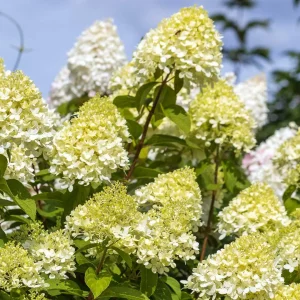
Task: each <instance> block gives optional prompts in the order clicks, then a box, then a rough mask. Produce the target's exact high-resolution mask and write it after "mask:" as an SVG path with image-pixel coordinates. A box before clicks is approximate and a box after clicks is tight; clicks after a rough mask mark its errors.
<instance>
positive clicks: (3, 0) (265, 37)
mask: <svg viewBox="0 0 300 300" xmlns="http://www.w3.org/2000/svg"><path fill="white" fill-rule="evenodd" d="M257 2H258V6H257V8H255V9H253V10H251V11H249V12H247V13H246V14H244V16H243V20H242V21H244V22H246V21H247V19H253V18H258V19H259V18H267V19H272V20H273V22H272V23H271V28H270V30H268V31H262V30H255V31H254V32H253V34H252V35H251V36H250V43H249V44H250V45H251V46H255V45H261V46H267V47H270V48H271V49H272V50H273V53H272V59H273V62H272V63H271V64H269V65H265V66H264V69H263V71H265V72H270V70H272V69H273V68H276V67H285V66H289V64H290V62H289V61H287V59H286V58H284V57H283V56H282V52H283V51H284V50H287V49H297V50H299V51H300V42H299V41H300V24H298V25H297V19H298V18H299V16H300V9H295V8H294V7H293V5H292V0H258V1H257ZM194 4H201V5H203V6H204V7H205V8H206V9H207V10H208V11H209V13H210V14H213V13H216V12H221V11H223V10H224V8H223V7H222V0H198V1H196V0H192V1H190V0H0V11H2V12H5V13H7V14H10V15H11V16H13V17H14V18H15V19H16V20H18V22H19V23H20V24H21V26H22V28H23V30H24V33H25V44H26V46H27V48H30V49H32V50H31V51H30V52H28V53H26V54H24V56H23V59H22V61H21V64H20V69H22V70H23V71H24V72H25V73H26V74H27V75H29V76H30V77H31V78H32V79H33V80H34V82H35V83H36V85H37V86H38V87H39V88H40V90H41V91H42V93H43V96H44V97H47V95H48V92H49V89H50V85H51V82H52V80H53V79H54V77H55V76H56V74H57V73H58V71H59V70H60V68H61V67H62V66H63V65H64V64H65V62H66V53H67V51H68V50H70V48H72V45H73V44H74V42H75V40H76V37H77V36H78V35H80V33H81V32H82V31H83V30H84V29H85V28H87V27H89V26H90V25H91V24H92V23H93V22H94V21H95V20H97V19H98V20H102V19H106V18H109V17H112V18H113V19H114V21H115V23H116V25H117V26H118V32H119V34H120V37H121V39H122V41H123V42H124V44H125V48H126V53H127V56H128V59H130V57H131V55H132V52H133V51H134V49H135V47H136V45H137V43H138V42H139V40H140V38H141V37H142V36H143V35H144V34H145V33H146V32H147V31H148V30H149V29H150V28H153V27H155V26H156V25H157V23H158V22H159V21H160V20H161V19H162V18H165V17H168V16H170V15H172V14H173V13H175V12H177V11H178V10H179V9H180V8H181V7H184V6H190V5H194ZM229 14H231V15H232V16H236V15H237V12H236V11H231V12H229ZM224 42H225V44H227V45H231V44H233V43H234V38H233V36H232V35H230V34H226V35H225V37H224ZM17 44H18V35H17V32H16V29H15V28H14V27H13V25H11V24H10V23H9V22H8V21H6V20H5V19H2V18H0V57H3V58H4V60H5V64H6V66H7V69H10V68H12V67H13V65H14V62H15V59H16V54H17V53H16V52H15V50H14V49H13V48H12V47H11V45H17ZM231 69H232V68H231V66H230V65H228V64H225V65H224V72H225V71H230V70H231ZM258 72H259V71H258V70H257V69H255V68H247V69H244V70H243V72H242V73H241V79H246V78H248V77H250V76H252V75H255V74H256V73H258Z"/></svg>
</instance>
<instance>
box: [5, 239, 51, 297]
mask: <svg viewBox="0 0 300 300" xmlns="http://www.w3.org/2000/svg"><path fill="white" fill-rule="evenodd" d="M44 286H45V282H44V280H43V278H42V277H41V276H40V275H39V267H38V266H37V265H35V263H34V261H33V259H32V258H31V257H30V255H29V254H28V252H27V251H26V250H25V249H23V248H22V247H21V246H20V245H17V244H15V243H13V242H8V243H6V244H5V245H4V246H3V247H2V248H0V288H1V289H4V290H5V291H7V292H10V291H11V290H12V289H17V288H24V287H29V288H39V287H44Z"/></svg>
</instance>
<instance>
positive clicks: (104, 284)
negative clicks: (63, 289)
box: [84, 268, 112, 298]
mask: <svg viewBox="0 0 300 300" xmlns="http://www.w3.org/2000/svg"><path fill="white" fill-rule="evenodd" d="M111 280H112V276H111V275H110V274H109V273H107V272H101V273H100V274H99V275H97V274H96V272H95V270H94V269H93V268H88V269H87V270H86V272H85V276H84V281H85V283H86V285H87V286H88V287H89V288H90V290H91V291H92V293H93V295H94V298H97V297H98V296H100V295H101V294H102V293H103V292H104V291H105V290H106V289H107V288H108V287H109V284H110V282H111Z"/></svg>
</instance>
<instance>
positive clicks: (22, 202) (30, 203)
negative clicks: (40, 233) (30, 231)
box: [14, 197, 36, 221]
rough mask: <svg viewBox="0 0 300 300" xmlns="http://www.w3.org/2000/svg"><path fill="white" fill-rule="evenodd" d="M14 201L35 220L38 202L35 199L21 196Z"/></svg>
mask: <svg viewBox="0 0 300 300" xmlns="http://www.w3.org/2000/svg"><path fill="white" fill-rule="evenodd" d="M14 202H15V203H16V204H17V205H18V206H19V207H20V208H21V209H22V210H23V211H24V212H25V213H26V214H27V215H28V216H29V217H30V219H31V220H33V221H34V220H35V217H36V203H35V201H34V200H33V199H20V198H19V197H15V198H14Z"/></svg>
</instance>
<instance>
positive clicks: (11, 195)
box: [0, 178, 14, 199]
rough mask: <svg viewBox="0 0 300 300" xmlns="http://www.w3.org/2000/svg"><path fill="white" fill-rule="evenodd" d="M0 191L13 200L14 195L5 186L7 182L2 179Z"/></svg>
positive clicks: (0, 180) (0, 179)
mask: <svg viewBox="0 0 300 300" xmlns="http://www.w3.org/2000/svg"><path fill="white" fill-rule="evenodd" d="M0 191H2V192H4V193H5V194H7V195H8V196H9V197H11V198H12V199H13V198H14V195H13V193H12V192H11V190H10V189H9V187H8V185H7V182H6V180H5V179H4V178H0Z"/></svg>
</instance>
